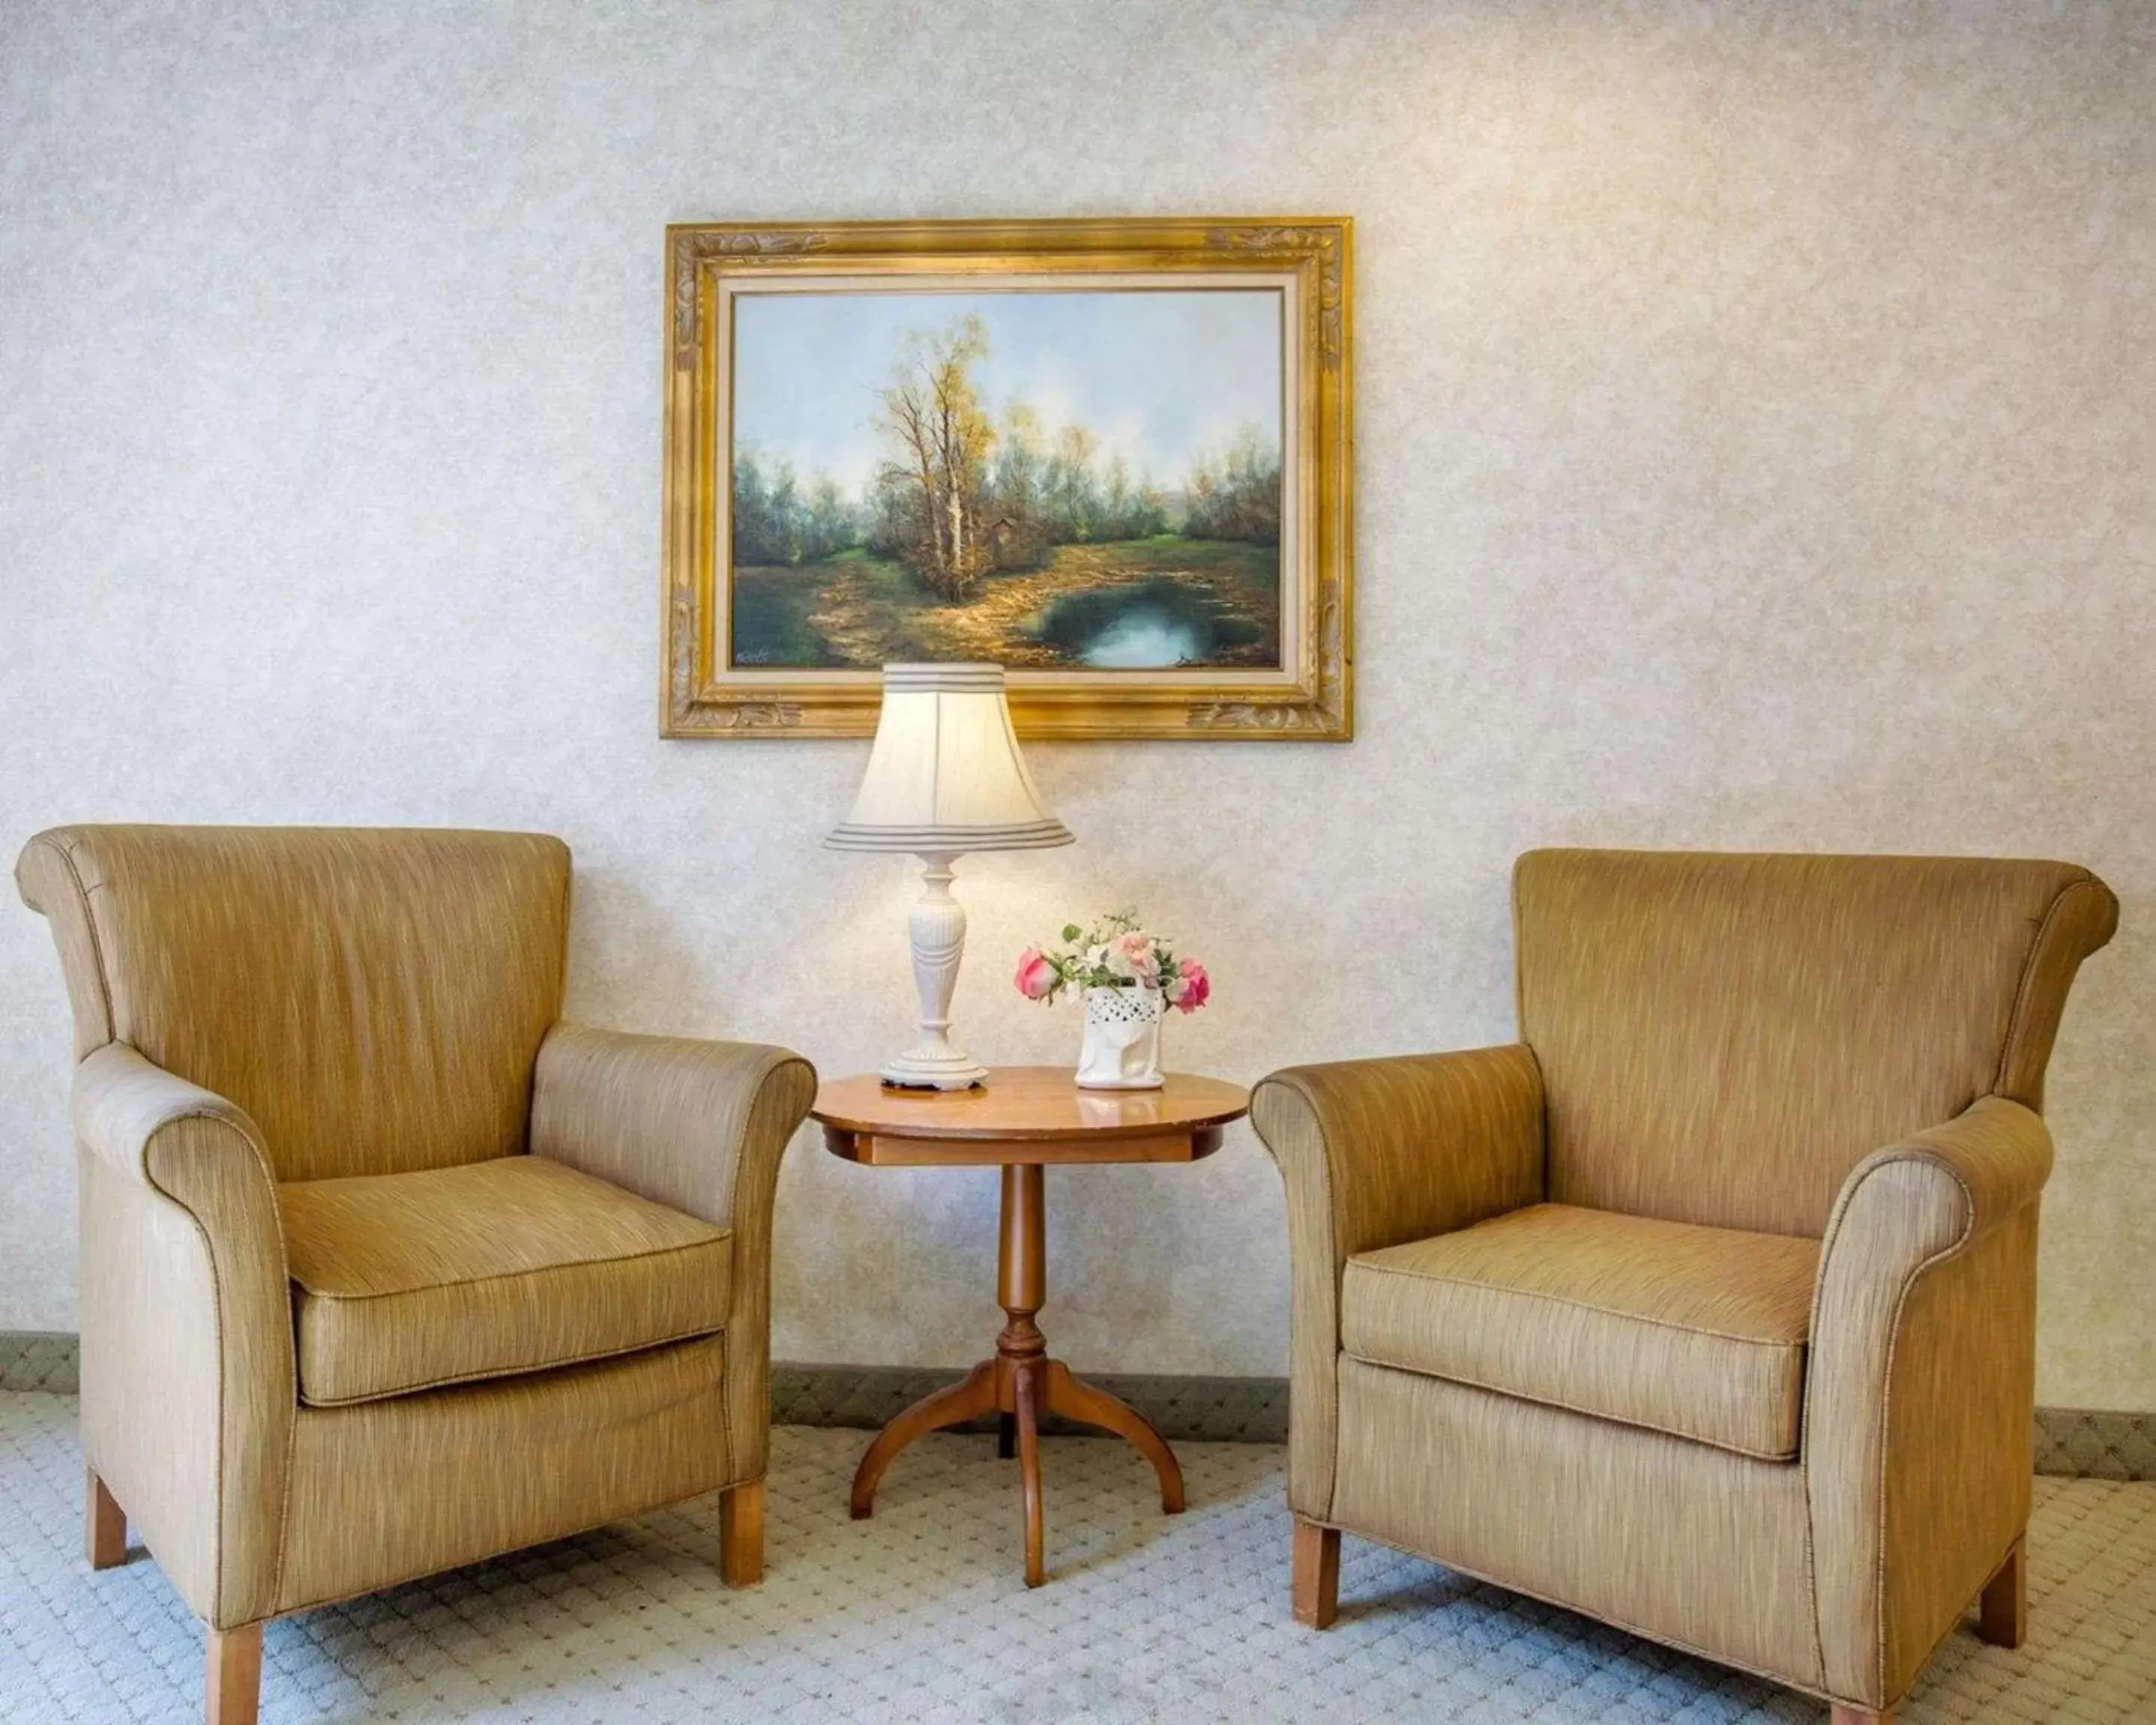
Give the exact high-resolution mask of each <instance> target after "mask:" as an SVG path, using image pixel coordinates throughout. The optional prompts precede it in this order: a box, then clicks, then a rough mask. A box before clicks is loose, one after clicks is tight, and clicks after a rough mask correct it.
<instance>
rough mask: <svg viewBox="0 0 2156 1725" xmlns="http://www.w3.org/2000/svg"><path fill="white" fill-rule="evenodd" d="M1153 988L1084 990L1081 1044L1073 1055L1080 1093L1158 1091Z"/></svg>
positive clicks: (1158, 1009)
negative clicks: (1084, 1027)
mask: <svg viewBox="0 0 2156 1725" xmlns="http://www.w3.org/2000/svg"><path fill="white" fill-rule="evenodd" d="M1165 1004H1166V1002H1165V1000H1164V999H1163V996H1162V994H1161V992H1160V990H1159V989H1158V988H1088V989H1086V1041H1085V1045H1084V1046H1083V1047H1082V1048H1081V1050H1080V1052H1079V1055H1078V1083H1079V1086H1080V1088H1081V1089H1083V1090H1158V1089H1159V1088H1160V1086H1161V1076H1160V1019H1161V1013H1162V1010H1163V1008H1164V1006H1165Z"/></svg>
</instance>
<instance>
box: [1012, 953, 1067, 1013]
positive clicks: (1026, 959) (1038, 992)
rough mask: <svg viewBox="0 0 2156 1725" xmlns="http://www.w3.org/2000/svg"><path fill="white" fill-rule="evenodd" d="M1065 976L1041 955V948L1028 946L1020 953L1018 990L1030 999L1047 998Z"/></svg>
mask: <svg viewBox="0 0 2156 1725" xmlns="http://www.w3.org/2000/svg"><path fill="white" fill-rule="evenodd" d="M1062 980H1063V978H1061V977H1060V976H1059V975H1057V974H1056V971H1055V966H1054V965H1052V964H1050V963H1049V962H1048V961H1047V960H1046V959H1045V958H1044V957H1041V956H1040V948H1039V947H1027V948H1026V949H1025V950H1024V952H1021V953H1019V955H1018V978H1017V981H1018V991H1019V993H1021V994H1023V995H1024V996H1025V998H1026V999H1029V1000H1045V999H1048V997H1049V996H1050V995H1051V994H1053V993H1055V985H1056V984H1057V983H1060V982H1061V981H1062Z"/></svg>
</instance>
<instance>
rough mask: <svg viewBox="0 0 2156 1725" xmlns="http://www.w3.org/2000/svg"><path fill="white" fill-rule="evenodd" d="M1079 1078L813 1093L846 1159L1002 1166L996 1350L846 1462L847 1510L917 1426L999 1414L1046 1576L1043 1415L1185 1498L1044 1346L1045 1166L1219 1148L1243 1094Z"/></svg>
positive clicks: (1172, 1505)
mask: <svg viewBox="0 0 2156 1725" xmlns="http://www.w3.org/2000/svg"><path fill="white" fill-rule="evenodd" d="M1073 1079H1074V1074H1073V1072H1072V1070H1071V1069H1070V1067H1068V1066H999V1067H997V1068H995V1069H994V1070H992V1071H990V1073H989V1074H988V1082H987V1084H986V1086H983V1088H981V1089H978V1090H968V1091H906V1090H891V1089H890V1088H888V1087H886V1086H885V1085H884V1084H883V1083H882V1082H881V1081H880V1080H878V1079H877V1078H875V1076H872V1075H870V1076H862V1077H859V1078H841V1079H838V1080H836V1081H834V1082H832V1083H829V1084H826V1085H824V1086H822V1087H821V1088H820V1089H819V1091H817V1092H816V1106H815V1108H814V1111H813V1112H814V1115H815V1117H816V1118H817V1119H818V1120H819V1121H821V1122H823V1126H824V1144H825V1146H826V1147H828V1148H829V1150H830V1152H831V1153H832V1154H833V1155H834V1156H843V1157H844V1158H846V1160H847V1161H849V1162H858V1163H863V1164H865V1165H866V1166H868V1167H870V1168H889V1167H906V1168H928V1167H936V1168H984V1167H991V1166H993V1167H998V1168H1002V1169H1003V1171H1004V1192H1003V1229H1002V1237H1003V1254H1002V1261H1001V1266H1000V1273H999V1275H998V1287H997V1293H996V1300H997V1303H998V1305H1000V1306H1001V1307H1003V1308H1004V1319H1005V1322H1004V1328H1003V1333H1002V1334H1001V1335H1000V1336H998V1337H996V1351H995V1353H994V1354H993V1356H992V1357H991V1358H988V1359H984V1360H983V1361H982V1362H981V1363H980V1364H978V1366H975V1367H974V1368H973V1370H972V1371H971V1372H969V1373H967V1374H966V1376H965V1378H963V1379H962V1381H961V1382H959V1383H957V1384H952V1385H951V1386H950V1387H949V1388H947V1389H939V1390H937V1392H936V1393H935V1394H933V1395H930V1396H927V1397H924V1398H923V1399H921V1400H920V1401H917V1402H916V1403H915V1404H913V1405H912V1406H911V1407H910V1408H908V1409H906V1411H905V1412H904V1413H902V1414H900V1415H899V1416H898V1417H897V1418H896V1420H892V1421H891V1424H890V1425H886V1426H885V1427H884V1429H883V1430H882V1431H881V1432H880V1433H879V1434H878V1435H877V1436H876V1440H875V1442H874V1443H872V1444H870V1445H869V1448H868V1453H867V1454H866V1455H863V1456H862V1457H861V1465H860V1469H859V1471H856V1472H855V1475H854V1494H853V1512H854V1519H855V1521H860V1520H861V1519H862V1518H863V1517H866V1516H867V1515H869V1514H870V1512H872V1511H873V1510H874V1509H875V1489H876V1482H877V1481H879V1480H880V1479H881V1478H882V1477H883V1475H884V1470H885V1469H886V1468H888V1467H889V1466H891V1462H892V1461H894V1460H896V1457H897V1455H898V1452H899V1451H900V1450H903V1449H904V1448H905V1447H906V1445H908V1444H910V1443H911V1442H912V1441H913V1440H915V1439H916V1438H917V1437H921V1436H922V1435H925V1434H927V1433H928V1432H932V1431H937V1430H941V1429H942V1428H943V1427H944V1426H947V1425H958V1424H959V1423H961V1422H962V1421H963V1420H973V1419H978V1418H981V1417H983V1416H985V1415H987V1414H997V1415H998V1417H999V1422H1000V1425H1001V1438H1000V1441H999V1443H998V1450H999V1452H1000V1453H1001V1454H1002V1455H1004V1456H1006V1457H1008V1456H1009V1455H1011V1453H1012V1451H1013V1450H1014V1449H1015V1450H1016V1452H1017V1455H1018V1466H1019V1485H1020V1488H1021V1490H1022V1491H1023V1492H1024V1502H1025V1581H1026V1585H1027V1586H1029V1587H1039V1585H1040V1584H1041V1583H1042V1582H1043V1581H1044V1580H1045V1579H1047V1571H1046V1569H1045V1567H1044V1564H1043V1559H1042V1545H1043V1537H1044V1532H1043V1526H1042V1522H1043V1512H1042V1504H1041V1496H1040V1452H1039V1432H1038V1427H1039V1421H1040V1420H1041V1417H1042V1416H1043V1415H1044V1414H1061V1415H1062V1416H1063V1417H1065V1419H1069V1420H1079V1421H1081V1422H1082V1423H1083V1424H1085V1425H1098V1426H1102V1427H1105V1428H1106V1430H1110V1431H1112V1432H1114V1433H1116V1435H1118V1436H1120V1437H1123V1438H1126V1439H1127V1440H1129V1441H1130V1442H1131V1443H1132V1444H1133V1445H1136V1446H1137V1449H1138V1450H1139V1452H1140V1453H1141V1454H1142V1455H1144V1456H1145V1458H1146V1459H1147V1461H1150V1462H1152V1465H1153V1471H1155V1472H1156V1473H1158V1475H1159V1476H1160V1507H1162V1509H1163V1510H1165V1511H1166V1512H1168V1514H1170V1515H1175V1514H1178V1513H1179V1512H1181V1510H1182V1508H1183V1470H1182V1469H1181V1468H1179V1467H1178V1466H1176V1462H1175V1455H1174V1452H1173V1450H1170V1449H1169V1448H1168V1444H1167V1442H1166V1440H1163V1438H1162V1436H1161V1435H1160V1434H1159V1433H1158V1432H1157V1431H1155V1430H1153V1429H1152V1425H1151V1423H1150V1422H1149V1421H1147V1420H1146V1418H1145V1416H1144V1415H1142V1414H1140V1413H1139V1412H1138V1411H1137V1409H1135V1408H1133V1407H1132V1406H1131V1405H1130V1404H1128V1403H1127V1402H1124V1401H1122V1400H1120V1399H1117V1398H1116V1397H1115V1396H1112V1395H1110V1394H1108V1393H1107V1392H1106V1390H1103V1389H1096V1388H1095V1387H1094V1386H1093V1385H1091V1384H1087V1383H1086V1382H1084V1381H1083V1380H1082V1379H1081V1378H1079V1377H1078V1376H1077V1375H1076V1374H1075V1373H1073V1372H1072V1371H1071V1370H1070V1368H1069V1367H1068V1366H1066V1365H1065V1364H1064V1363H1063V1362H1062V1361H1060V1360H1057V1359H1050V1358H1049V1356H1048V1343H1047V1340H1046V1338H1045V1337H1043V1336H1042V1334H1041V1333H1040V1327H1039V1325H1038V1324H1036V1323H1035V1322H1034V1317H1035V1315H1036V1314H1037V1313H1038V1312H1039V1310H1040V1308H1041V1307H1042V1305H1043V1304H1044V1303H1045V1301H1046V1300H1047V1297H1048V1248H1047V1241H1046V1228H1045V1224H1046V1212H1045V1202H1044V1196H1043V1190H1042V1175H1041V1170H1042V1169H1043V1168H1045V1167H1046V1166H1047V1165H1048V1164H1049V1163H1052V1162H1056V1163H1076V1162H1195V1161H1197V1160H1198V1158H1199V1157H1201V1156H1210V1155H1211V1154H1212V1153H1214V1151H1215V1150H1217V1149H1219V1147H1220V1129H1221V1127H1224V1126H1225V1125H1227V1124H1228V1122H1230V1121H1232V1120H1236V1119H1240V1117H1242V1115H1243V1113H1244V1112H1245V1110H1246V1109H1247V1108H1248V1107H1249V1106H1250V1093H1249V1092H1248V1091H1245V1089H1244V1088H1243V1087H1242V1086H1240V1085H1236V1084H1224V1083H1222V1082H1221V1081H1219V1080H1218V1079H1214V1078H1193V1077H1190V1076H1186V1075H1184V1074H1183V1073H1179V1072H1176V1073H1170V1074H1169V1075H1168V1081H1167V1083H1166V1084H1165V1085H1164V1086H1162V1088H1160V1089H1158V1090H1126V1091H1099V1090H1081V1089H1079V1088H1078V1086H1077V1085H1076V1084H1075V1082H1074V1081H1073Z"/></svg>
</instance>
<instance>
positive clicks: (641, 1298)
mask: <svg viewBox="0 0 2156 1725" xmlns="http://www.w3.org/2000/svg"><path fill="white" fill-rule="evenodd" d="M277 1199H278V1209H279V1213H280V1219H281V1222H282V1225H283V1228H284V1233H285V1255H286V1260H287V1265H288V1268H289V1271H290V1276H291V1280H292V1283H293V1307H294V1317H295V1334H296V1337H297V1340H298V1349H297V1364H298V1368H299V1379H300V1400H302V1401H303V1402H305V1403H308V1404H311V1405H312V1406H315V1407H329V1406H336V1405H339V1404H344V1403H349V1402H365V1401H375V1400H378V1399H382V1397H385V1396H393V1395H403V1394H408V1393H409V1392H411V1391H413V1390H419V1389H432V1388H434V1387H435V1386H437V1385H439V1384H456V1383H461V1382H465V1381H466V1380H469V1379H472V1378H495V1377H501V1376H505V1375H506V1374H508V1373H517V1372H536V1371H542V1370H544V1369H546V1368H549V1367H552V1366H563V1365H570V1364H573V1363H577V1362H579V1361H584V1360H594V1359H602V1358H606V1357H608V1356H609V1355H613V1354H621V1353H631V1352H634V1350H636V1349H638V1348H649V1347H654V1346H655V1345H657V1344H659V1343H664V1342H673V1341H678V1340H680V1339H682V1338H684V1337H690V1336H703V1335H709V1334H711V1333H712V1332H715V1331H717V1330H719V1329H721V1328H722V1327H724V1325H725V1322H726V1306H727V1299H728V1293H729V1286H728V1285H729V1283H730V1281H731V1276H732V1268H733V1262H732V1260H733V1238H732V1235H731V1233H729V1231H728V1230H726V1229H723V1228H714V1227H712V1226H711V1225H710V1224H707V1223H705V1222H701V1221H699V1220H697V1219H696V1218H695V1217H693V1216H688V1215H684V1214H682V1213H681V1212H680V1211H679V1210H674V1209H668V1208H667V1207H666V1206H665V1205H664V1204H654V1203H652V1202H651V1201H650V1200H649V1199H644V1198H639V1197H638V1196H636V1195H635V1194H634V1193H630V1192H625V1191H624V1190H623V1189H621V1188H620V1187H619V1186H615V1185H612V1184H610V1183H608V1182H607V1181H604V1180H600V1179H596V1178H593V1176H591V1175H589V1174H586V1173H578V1172H577V1170H576V1169H574V1168H569V1167H567V1166H566V1165H565V1164H563V1163H558V1162H554V1161H551V1160H549V1159H548V1158H546V1157H543V1156H505V1157H500V1158H495V1159H494V1160H492V1161H488V1162H475V1163H465V1164H464V1165H462V1166H460V1167H455V1168H433V1169H428V1170H424V1171H421V1172H417V1173H399V1174H367V1175H359V1176H356V1177H352V1178H341V1179H333V1180H307V1181H301V1182H297V1183H289V1184H285V1185H282V1186H280V1187H279V1188H278V1189H277Z"/></svg>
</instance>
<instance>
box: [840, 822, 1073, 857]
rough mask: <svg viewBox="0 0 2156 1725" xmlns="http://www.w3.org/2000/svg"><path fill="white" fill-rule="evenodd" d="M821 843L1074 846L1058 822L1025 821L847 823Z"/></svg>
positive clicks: (851, 846) (955, 848) (848, 846)
mask: <svg viewBox="0 0 2156 1725" xmlns="http://www.w3.org/2000/svg"><path fill="white" fill-rule="evenodd" d="M1074 842H1075V841H1074V839H1072V837H1071V834H1070V829H1069V828H1068V827H1066V826H1065V825H1064V824H1063V823H1062V822H1061V821H1060V820H1036V821H1028V822H1026V823H1025V824H1023V825H1013V826H979V827H961V826H947V827H891V826H855V824H853V823H852V822H851V821H848V822H846V823H845V824H844V825H841V826H839V827H835V828H834V829H832V831H831V833H830V834H829V836H828V837H826V838H825V839H824V843H825V844H826V845H829V846H830V847H831V848H832V849H833V850H914V851H920V850H948V851H951V852H953V853H954V854H955V853H958V852H962V851H968V850H1050V849H1052V848H1053V847H1054V846H1055V845H1069V844H1072V843H1074Z"/></svg>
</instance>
